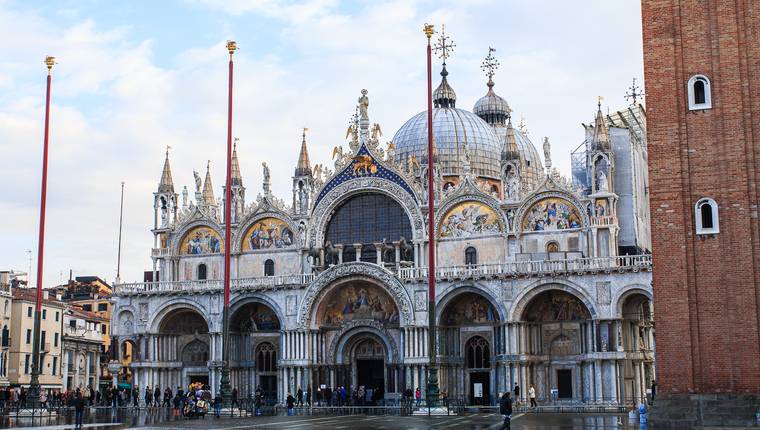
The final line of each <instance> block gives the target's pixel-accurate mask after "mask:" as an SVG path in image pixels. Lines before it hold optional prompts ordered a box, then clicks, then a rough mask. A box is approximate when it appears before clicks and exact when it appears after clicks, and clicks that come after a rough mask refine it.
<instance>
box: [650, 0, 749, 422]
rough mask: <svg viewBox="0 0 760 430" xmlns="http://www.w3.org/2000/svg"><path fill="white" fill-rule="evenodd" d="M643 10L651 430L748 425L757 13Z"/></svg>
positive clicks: (668, 2)
mask: <svg viewBox="0 0 760 430" xmlns="http://www.w3.org/2000/svg"><path fill="white" fill-rule="evenodd" d="M641 4H642V21H643V41H644V73H645V81H646V95H647V136H648V142H649V148H648V149H649V183H650V202H651V205H650V206H651V210H652V242H653V244H652V248H653V249H652V254H653V257H654V260H653V265H654V267H653V280H652V282H653V288H654V308H655V324H656V326H657V353H656V363H657V395H656V399H655V402H654V406H653V408H652V414H651V418H650V421H651V422H653V423H656V424H671V425H673V426H674V427H675V428H686V427H685V426H686V425H687V424H696V425H723V426H730V425H747V426H750V425H753V424H755V423H756V419H755V416H754V414H755V412H757V410H758V408H760V336H759V333H758V332H759V331H760V313H759V312H758V308H759V307H760V223H758V210H760V208H758V202H759V201H760V195H759V194H760V190H758V185H760V184H759V181H758V179H759V178H760V84H758V83H760V36H759V35H760V7H757V6H758V5H757V4H756V3H755V2H754V1H753V0H738V1H720V0H717V1H703V0H642V2H641ZM755 114H757V116H756V115H755Z"/></svg>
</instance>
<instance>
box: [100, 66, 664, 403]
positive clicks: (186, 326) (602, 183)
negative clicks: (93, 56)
mask: <svg viewBox="0 0 760 430" xmlns="http://www.w3.org/2000/svg"><path fill="white" fill-rule="evenodd" d="M489 56H490V54H489ZM441 75H442V79H441V83H440V85H439V86H438V87H437V89H436V90H435V92H434V97H433V98H434V105H435V108H434V110H433V127H432V129H433V135H434V141H435V152H434V153H433V154H432V156H433V157H434V168H433V171H432V172H430V171H428V169H427V157H428V154H427V150H426V142H427V113H426V112H421V113H419V114H417V115H415V116H413V117H412V118H411V119H409V120H408V121H407V122H406V123H405V124H403V125H402V126H401V127H400V128H399V129H398V131H397V132H396V133H395V135H394V137H393V139H392V140H391V141H389V142H387V143H385V144H383V143H381V139H382V134H381V132H380V127H379V125H377V124H373V123H372V122H371V121H370V114H369V94H368V92H367V91H366V90H362V92H361V95H360V97H359V99H358V103H357V106H356V114H355V115H354V120H353V121H352V124H351V126H350V128H349V130H348V132H347V136H346V139H347V141H348V144H347V146H346V147H340V146H336V147H335V149H334V150H333V154H332V155H333V160H334V165H333V166H330V167H328V166H324V165H312V164H311V162H310V160H309V155H308V149H307V142H306V136H305V133H304V137H303V139H302V142H301V146H300V154H299V157H298V160H294V161H296V167H295V170H294V174H293V176H292V184H293V187H292V200H291V198H289V199H288V200H289V202H288V204H286V203H285V202H284V201H283V200H281V199H280V198H278V197H276V196H274V195H273V194H272V192H271V189H270V175H269V169H268V167H267V166H266V164H264V166H263V168H264V181H263V187H262V188H263V191H262V193H261V194H259V196H258V197H257V198H256V199H255V201H253V202H251V203H249V202H248V201H246V188H245V187H244V186H243V179H242V175H241V172H240V168H239V165H238V152H237V148H235V150H234V153H233V169H232V179H231V183H232V190H231V193H232V199H231V202H230V204H231V205H232V207H231V211H232V225H231V228H232V241H231V243H224V240H223V237H224V225H223V218H222V216H221V214H222V213H223V212H222V208H223V205H224V204H225V202H223V201H221V200H218V199H216V198H215V196H214V187H213V186H212V178H211V173H210V171H209V170H208V169H207V171H206V175H205V179H204V180H201V175H199V174H198V173H195V179H196V181H195V182H196V183H195V184H194V187H191V189H192V188H194V190H193V191H194V193H193V194H194V195H192V196H191V192H189V191H188V189H187V187H184V188H183V189H182V190H181V192H179V193H178V192H176V191H177V190H176V189H175V186H174V183H173V180H172V174H171V169H170V163H169V157H168V153H167V157H166V160H165V162H164V167H163V172H162V175H161V180H160V183H159V184H158V188H157V190H156V192H155V193H154V196H153V202H154V208H155V217H154V225H153V228H152V230H151V231H152V233H153V235H154V238H155V242H154V247H153V249H152V251H151V256H152V259H153V272H152V277H151V280H150V281H146V282H142V283H121V284H117V285H116V286H115V290H114V299H113V300H114V312H113V318H114V320H113V335H114V344H115V345H118V346H119V347H118V348H117V349H116V351H117V353H118V355H119V356H118V357H115V359H117V360H118V361H119V362H120V363H121V365H122V369H121V370H120V372H119V375H120V378H122V379H123V380H126V381H125V382H127V383H130V384H132V385H136V386H139V387H140V388H143V387H145V386H148V385H149V386H155V385H159V386H160V387H161V388H162V389H163V388H164V387H167V386H169V387H173V388H176V387H178V386H186V385H187V384H189V383H191V382H204V383H207V384H209V385H210V386H211V389H212V390H214V391H217V390H218V389H219V388H220V377H221V368H222V329H223V320H222V306H223V281H222V279H223V270H224V263H223V252H224V249H225V247H228V246H229V247H231V254H232V264H231V270H232V273H231V277H232V284H231V291H232V297H231V305H230V333H231V334H230V339H231V344H230V357H229V358H230V360H229V366H230V369H231V380H232V385H233V387H236V388H237V389H238V392H239V395H240V396H247V395H249V394H250V393H251V392H253V391H255V390H256V389H257V388H261V389H262V391H264V392H265V394H266V395H267V396H268V398H269V399H270V400H271V401H279V402H281V401H283V399H284V397H285V396H287V394H288V393H295V392H296V391H297V390H298V389H299V388H302V389H303V390H304V391H306V390H307V389H308V391H310V392H311V393H316V392H317V391H318V390H319V389H320V388H322V387H338V386H345V387H346V388H347V389H349V390H350V389H351V388H355V387H358V386H364V387H366V388H372V389H374V390H381V392H382V393H384V396H385V397H386V398H388V399H392V398H394V397H397V396H398V395H399V393H401V392H402V391H403V390H404V389H406V388H407V387H410V388H411V389H412V390H414V389H415V388H417V387H420V389H421V391H422V393H423V397H424V393H425V387H426V374H427V373H426V372H427V365H428V363H429V356H430V354H431V353H432V351H430V350H429V349H428V344H427V337H428V309H427V305H428V299H427V290H428V285H427V275H428V262H427V261H426V258H427V255H428V253H427V249H428V246H430V244H429V242H428V234H427V231H428V230H427V229H428V228H430V226H429V225H427V222H426V219H427V214H428V211H430V210H433V211H434V219H435V226H434V227H435V238H436V240H435V243H434V246H435V247H436V259H437V261H436V270H435V278H436V300H437V303H436V315H435V318H436V321H437V324H438V330H437V351H435V353H436V354H437V362H438V363H439V378H440V390H441V391H442V392H443V393H445V395H446V396H447V397H449V398H457V399H461V400H462V401H464V402H466V403H468V404H493V403H494V402H495V401H496V398H497V396H498V394H499V393H500V392H503V391H506V390H511V389H512V388H513V387H514V386H515V385H516V384H519V386H520V387H522V391H521V396H523V397H524V396H525V395H526V394H527V391H528V387H529V386H531V385H532V386H534V387H535V389H536V393H537V397H538V400H539V402H542V401H550V400H551V401H565V402H577V403H580V402H583V403H606V404H621V403H631V402H638V401H640V400H641V399H642V398H643V397H644V396H645V393H646V387H648V386H649V384H650V383H651V381H652V379H653V378H654V376H655V375H654V366H653V350H654V330H653V325H652V312H653V308H652V303H651V300H652V289H651V285H650V284H651V271H650V269H651V260H650V256H649V254H648V247H649V219H648V206H643V207H642V205H647V203H646V202H647V196H646V181H647V178H646V133H645V116H644V111H643V108H642V107H641V106H639V105H632V106H631V107H629V108H626V110H624V111H620V112H617V113H616V114H612V115H609V114H608V115H604V114H603V113H602V111H601V107H598V108H597V111H596V117H595V119H594V121H593V123H589V124H588V125H586V126H585V129H586V133H585V139H584V142H583V144H582V145H581V147H579V150H576V151H575V153H574V155H573V160H574V162H573V178H572V180H568V179H565V178H564V177H563V176H561V175H560V174H559V173H558V171H557V170H556V169H555V168H553V167H552V162H551V144H550V142H549V140H548V139H544V140H543V141H542V143H541V144H542V146H541V149H542V152H543V161H542V158H541V156H540V155H539V151H538V150H537V149H536V148H535V146H534V144H533V143H532V142H531V140H530V139H529V138H528V133H527V131H526V130H525V128H524V127H522V126H520V127H515V126H513V125H512V110H511V108H510V107H509V105H508V104H507V102H506V100H505V99H503V98H502V97H500V96H498V95H497V94H496V93H495V91H494V82H493V80H492V76H493V68H491V69H489V73H488V75H487V76H488V82H487V85H486V90H487V92H486V94H485V96H483V97H482V98H481V99H480V100H478V101H477V103H475V105H474V108H473V110H472V111H469V110H466V109H461V108H459V107H457V104H458V103H457V98H456V93H455V91H454V89H453V88H452V86H451V85H450V84H449V82H448V80H449V78H448V76H447V75H448V72H447V71H446V68H445V64H444V67H443V70H442V72H441ZM341 137H342V136H341ZM295 147H297V145H295ZM642 163H643V165H642ZM428 175H433V183H434V187H433V189H428V188H427V177H428ZM428 193H433V195H434V202H435V204H434V207H433V208H430V207H428V206H427V201H428V198H427V196H428ZM642 209H643V210H642ZM313 398H314V399H316V398H317V394H313Z"/></svg>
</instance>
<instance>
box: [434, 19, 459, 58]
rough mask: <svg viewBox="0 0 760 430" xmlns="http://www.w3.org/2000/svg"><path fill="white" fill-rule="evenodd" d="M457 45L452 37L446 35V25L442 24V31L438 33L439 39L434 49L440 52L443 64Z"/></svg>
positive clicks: (439, 55)
mask: <svg viewBox="0 0 760 430" xmlns="http://www.w3.org/2000/svg"><path fill="white" fill-rule="evenodd" d="M456 46H457V45H456V44H454V41H453V40H451V37H449V36H446V26H445V25H442V26H441V33H440V34H439V35H438V40H437V41H436V42H435V45H434V46H433V51H435V53H436V54H438V57H439V58H440V59H442V60H443V64H446V59H448V58H449V57H450V56H451V53H452V52H454V48H455V47H456Z"/></svg>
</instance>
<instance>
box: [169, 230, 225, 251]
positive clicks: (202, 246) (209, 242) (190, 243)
mask: <svg viewBox="0 0 760 430" xmlns="http://www.w3.org/2000/svg"><path fill="white" fill-rule="evenodd" d="M222 251H224V245H223V243H222V238H221V237H220V236H219V233H217V232H216V230H214V229H213V228H211V227H206V226H201V227H196V228H194V229H192V230H190V231H189V232H187V234H186V235H185V237H183V238H182V242H180V245H179V253H180V254H183V255H204V254H218V253H220V252H222Z"/></svg>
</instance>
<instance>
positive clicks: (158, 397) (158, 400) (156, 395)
mask: <svg viewBox="0 0 760 430" xmlns="http://www.w3.org/2000/svg"><path fill="white" fill-rule="evenodd" d="M153 402H154V403H153V404H154V405H156V406H157V407H158V406H161V388H159V386H158V385H156V389H155V390H153Z"/></svg>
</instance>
